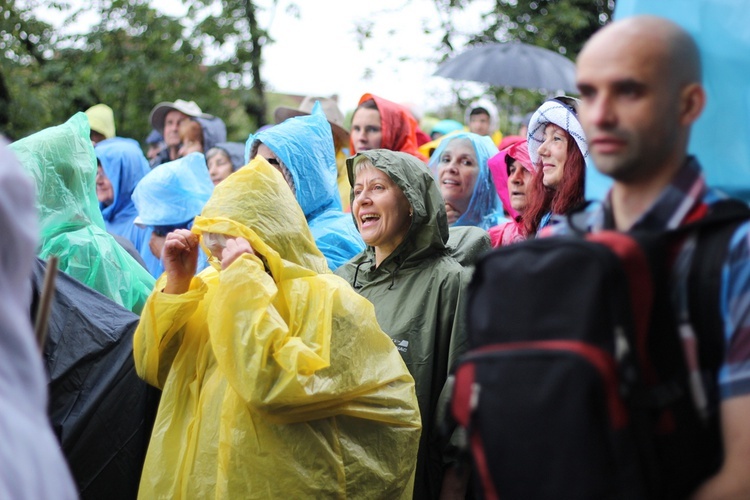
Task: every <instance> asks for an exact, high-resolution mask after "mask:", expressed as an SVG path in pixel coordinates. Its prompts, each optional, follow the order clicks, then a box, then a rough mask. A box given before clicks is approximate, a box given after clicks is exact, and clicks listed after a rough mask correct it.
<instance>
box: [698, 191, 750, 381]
mask: <svg viewBox="0 0 750 500" xmlns="http://www.w3.org/2000/svg"><path fill="white" fill-rule="evenodd" d="M748 220H750V207H748V206H747V205H746V204H745V203H744V202H741V201H739V200H733V199H728V200H721V201H718V202H716V203H714V204H712V205H711V206H710V208H709V211H708V213H707V214H706V216H705V217H703V218H702V219H700V220H699V221H697V222H695V223H693V224H694V225H695V226H696V227H697V229H698V232H697V239H696V247H695V252H694V254H693V259H692V263H691V268H690V275H689V278H688V307H689V310H690V321H691V323H692V324H693V327H694V329H695V332H696V335H697V336H698V341H699V343H700V346H701V348H700V351H699V352H700V362H701V366H704V367H707V368H709V369H711V370H712V371H714V370H717V369H718V368H719V366H720V365H721V363H722V361H723V360H724V349H725V346H724V318H723V317H722V314H721V307H720V305H721V303H720V302H721V285H722V267H723V265H724V262H725V261H726V258H727V253H728V251H729V243H730V241H731V239H732V237H733V236H734V233H735V232H736V231H737V228H738V227H739V226H740V225H741V224H743V223H745V222H747V221H748ZM693 224H691V225H690V226H692V225H693ZM686 227H688V226H686Z"/></svg>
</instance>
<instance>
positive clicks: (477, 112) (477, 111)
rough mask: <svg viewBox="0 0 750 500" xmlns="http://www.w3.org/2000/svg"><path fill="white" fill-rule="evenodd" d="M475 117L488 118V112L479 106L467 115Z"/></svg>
mask: <svg viewBox="0 0 750 500" xmlns="http://www.w3.org/2000/svg"><path fill="white" fill-rule="evenodd" d="M475 115H487V116H490V112H489V111H487V110H486V109H485V108H483V107H481V106H477V107H476V108H474V109H472V110H471V113H469V116H470V117H471V116H475Z"/></svg>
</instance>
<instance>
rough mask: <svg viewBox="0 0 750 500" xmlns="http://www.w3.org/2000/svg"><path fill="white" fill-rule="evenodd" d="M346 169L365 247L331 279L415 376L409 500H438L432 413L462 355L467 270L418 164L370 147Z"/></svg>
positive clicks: (439, 450) (440, 449) (440, 460)
mask: <svg viewBox="0 0 750 500" xmlns="http://www.w3.org/2000/svg"><path fill="white" fill-rule="evenodd" d="M347 167H348V173H349V181H350V182H351V184H352V195H351V200H352V216H353V217H354V220H355V223H356V224H357V227H358V229H359V231H360V233H361V235H362V239H363V240H364V241H365V243H366V244H367V248H366V249H365V251H364V252H362V253H360V254H359V255H357V256H356V257H354V258H353V259H352V260H350V261H349V262H348V263H346V264H344V265H343V266H341V267H340V268H338V269H337V270H336V274H338V275H339V276H341V277H343V278H344V279H346V280H347V281H348V282H349V283H350V284H351V285H352V286H353V287H354V289H355V290H357V292H359V293H360V295H362V296H364V297H366V298H367V299H369V300H370V301H371V302H372V303H373V304H374V306H375V314H376V315H377V318H378V323H379V324H380V326H381V327H382V328H383V331H385V332H386V333H387V334H388V335H389V336H390V337H391V339H392V340H393V342H394V344H395V345H396V346H397V348H398V350H399V351H400V353H401V356H402V357H403V358H404V361H405V362H406V366H407V367H408V368H409V371H410V372H411V374H412V375H413V376H414V380H415V383H416V387H417V398H418V399H419V408H420V411H421V413H422V429H423V430H422V440H421V443H420V450H419V459H418V463H417V476H416V480H415V481H416V484H415V489H414V496H415V498H437V496H438V494H439V492H440V490H441V488H442V487H443V486H442V485H443V475H444V472H445V470H446V464H447V461H446V460H445V456H444V452H445V449H446V445H447V444H446V443H445V442H441V441H442V440H441V439H440V437H439V435H438V431H437V428H436V427H437V425H436V413H437V408H438V399H440V394H441V392H442V390H443V387H444V386H445V383H446V380H447V378H448V373H449V371H450V368H451V367H452V365H453V364H454V363H455V361H456V358H457V357H458V356H459V355H460V354H461V353H462V352H463V351H464V350H465V349H466V340H465V338H466V337H465V330H464V328H463V321H462V320H461V314H460V309H461V307H462V297H463V293H464V289H465V285H466V283H467V282H468V279H469V274H468V272H469V271H468V270H466V269H464V268H463V267H462V266H461V264H459V263H458V261H456V260H455V259H454V258H453V257H452V256H451V255H450V253H451V250H450V249H449V248H448V246H447V242H448V236H449V234H448V219H447V216H446V212H445V202H444V201H443V197H442V196H441V194H440V190H439V189H438V187H437V186H436V185H435V181H434V179H433V176H432V174H431V173H430V171H429V170H428V169H427V168H426V167H425V165H424V164H423V163H422V162H421V161H419V160H418V159H416V158H414V157H412V156H410V155H408V154H405V153H399V152H393V151H388V150H384V149H375V150H371V151H364V152H362V153H359V154H358V155H356V156H354V157H352V158H349V159H348V160H347ZM373 167H374V168H373Z"/></svg>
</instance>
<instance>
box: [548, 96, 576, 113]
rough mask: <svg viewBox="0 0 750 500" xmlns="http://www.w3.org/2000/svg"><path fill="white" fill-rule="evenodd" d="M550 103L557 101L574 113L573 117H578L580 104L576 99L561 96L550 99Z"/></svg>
mask: <svg viewBox="0 0 750 500" xmlns="http://www.w3.org/2000/svg"><path fill="white" fill-rule="evenodd" d="M550 101H557V102H559V103H560V104H562V105H563V106H565V109H567V110H568V111H570V112H571V113H573V116H575V117H578V103H579V102H580V101H579V100H578V99H576V98H575V97H568V96H566V95H559V96H557V97H553V98H552V99H550Z"/></svg>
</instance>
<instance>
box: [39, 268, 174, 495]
mask: <svg viewBox="0 0 750 500" xmlns="http://www.w3.org/2000/svg"><path fill="white" fill-rule="evenodd" d="M44 276H45V264H44V262H43V261H41V260H40V259H37V262H36V265H35V266H34V274H33V276H32V285H33V288H34V290H35V292H38V291H39V290H40V289H41V286H42V282H43V280H44ZM33 298H34V300H33V302H32V312H33V311H34V310H35V309H36V307H38V304H39V296H38V294H37V293H35V294H34V297H33ZM32 317H33V315H32ZM138 319H139V318H138V316H137V315H135V314H133V313H132V312H130V311H128V310H127V309H124V308H123V307H121V306H120V305H118V304H116V303H114V302H113V301H111V300H109V299H108V298H107V297H105V296H104V295H102V294H100V293H99V292H97V291H96V290H93V289H91V288H89V287H87V286H86V285H83V284H82V283H80V282H78V281H76V280H75V279H73V278H71V277H70V276H68V275H67V274H65V273H63V272H62V271H58V272H57V277H56V279H55V293H54V298H53V299H52V307H51V309H50V316H49V327H48V331H49V333H48V335H47V337H46V342H45V345H44V358H45V361H46V365H47V370H48V373H49V408H48V411H49V417H50V420H51V422H52V428H53V429H54V430H55V433H56V434H57V436H58V438H59V439H60V444H61V446H62V451H63V453H64V454H65V458H66V460H67V461H68V465H69V466H70V471H71V473H72V475H73V478H74V479H75V481H76V484H77V485H78V489H79V492H80V496H81V499H83V500H86V499H99V498H107V499H108V500H112V499H117V500H119V499H123V500H126V499H128V500H129V499H135V498H136V496H137V494H138V484H139V482H140V479H141V470H142V468H143V461H144V459H145V457H146V449H147V447H148V442H149V439H150V437H151V427H152V425H153V422H154V418H155V416H156V409H157V407H158V404H159V397H160V393H159V391H158V390H157V389H155V388H153V387H151V386H149V385H147V384H146V382H144V381H143V380H141V379H140V378H139V377H138V375H137V374H136V373H135V364H134V360H133V334H134V333H135V329H136V326H138Z"/></svg>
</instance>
